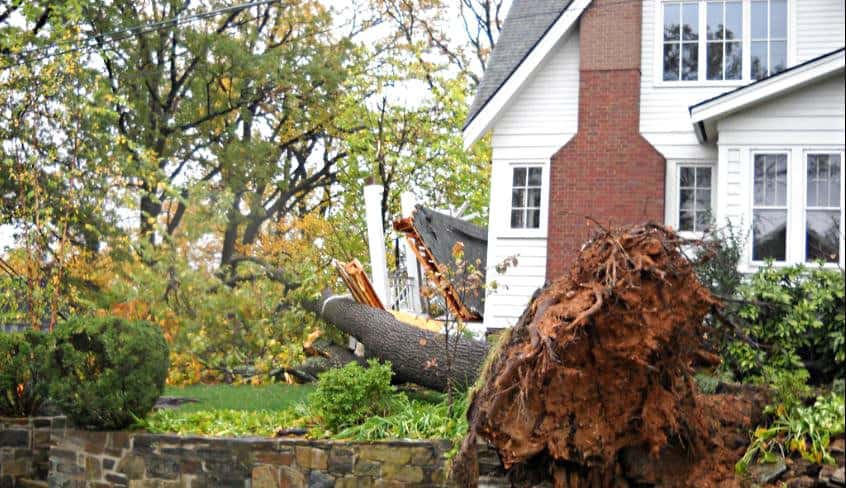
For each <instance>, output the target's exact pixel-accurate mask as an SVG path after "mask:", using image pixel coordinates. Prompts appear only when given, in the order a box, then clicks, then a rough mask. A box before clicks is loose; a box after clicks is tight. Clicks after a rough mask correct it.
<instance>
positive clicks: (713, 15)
mask: <svg viewBox="0 0 846 488" xmlns="http://www.w3.org/2000/svg"><path fill="white" fill-rule="evenodd" d="M707 19H708V20H707V23H708V39H709V40H717V39H719V40H722V39H723V2H708V17H707Z"/></svg>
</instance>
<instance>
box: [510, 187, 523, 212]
mask: <svg viewBox="0 0 846 488" xmlns="http://www.w3.org/2000/svg"><path fill="white" fill-rule="evenodd" d="M525 206H526V190H524V189H522V188H519V189H518V188H515V189H513V190H511V207H512V208H517V207H525Z"/></svg>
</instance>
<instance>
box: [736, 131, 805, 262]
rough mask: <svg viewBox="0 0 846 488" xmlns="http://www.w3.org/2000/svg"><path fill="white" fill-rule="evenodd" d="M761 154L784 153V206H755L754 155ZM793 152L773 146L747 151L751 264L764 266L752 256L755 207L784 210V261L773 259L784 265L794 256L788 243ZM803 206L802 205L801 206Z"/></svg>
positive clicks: (791, 208) (791, 206)
mask: <svg viewBox="0 0 846 488" xmlns="http://www.w3.org/2000/svg"><path fill="white" fill-rule="evenodd" d="M759 154H762V155H773V154H779V155H782V154H783V155H784V156H785V157H786V161H787V196H786V198H785V206H784V208H782V207H767V206H763V207H756V206H755V156H757V155H759ZM792 159H793V154H792V152H791V151H790V149H786V148H774V149H753V150H752V151H751V152H750V153H749V224H750V225H751V226H753V227H750V229H749V239H748V240H749V244H748V247H749V262H750V263H751V264H752V265H753V266H764V265H765V264H766V261H765V260H760V259H759V260H755V259H754V258H753V256H754V246H755V230H754V225H755V209H756V208H759V209H763V210H784V211H785V218H786V222H785V226H786V228H785V235H786V237H785V243H784V261H773V263H775V264H779V265H786V264H788V263H791V262H793V261H794V260H795V257H794V256H792V254H793V247H794V246H791V245H790V241H791V239H790V237H791V231H792V229H793V227H794V226H793V225H792V220H793V219H791V214H792V213H794V212H795V202H794V200H795V198H793V197H794V193H796V192H795V191H794V186H795V185H796V182H795V181H794V180H795V179H796V178H795V174H794V173H795V171H794V168H793V166H794V164H793V161H792ZM803 208H804V206H803Z"/></svg>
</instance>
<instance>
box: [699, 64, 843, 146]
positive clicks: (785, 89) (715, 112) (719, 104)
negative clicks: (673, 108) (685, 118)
mask: <svg viewBox="0 0 846 488" xmlns="http://www.w3.org/2000/svg"><path fill="white" fill-rule="evenodd" d="M844 69H846V56H845V55H844V49H843V48H840V49H838V50H836V51H832V52H830V53H827V54H824V55H822V56H819V57H817V58H815V59H812V60H810V61H807V62H805V63H802V64H800V65H797V66H794V67H792V68H790V69H788V70H787V71H784V72H782V73H779V74H777V75H774V76H771V77H769V78H765V79H763V80H761V81H757V82H755V83H752V84H751V85H746V86H743V87H740V88H738V89H736V90H733V91H730V92H728V93H725V94H722V95H719V96H717V97H714V98H711V99H709V100H705V101H703V102H700V103H697V104H696V105H692V106H690V108H689V111H690V120H691V122H692V123H693V127H694V130H695V131H696V135H697V138H698V139H699V141H700V142H702V143H705V142H708V139H709V137H708V136H709V135H710V136H712V137H713V136H714V135H715V134H711V132H713V130H712V131H706V127H711V126H713V125H714V124H715V123H716V121H718V120H720V119H723V118H725V117H727V116H729V115H732V114H734V113H737V112H740V111H742V110H745V109H746V108H749V107H751V106H752V105H756V104H759V103H761V102H764V101H766V100H769V99H771V98H774V97H777V96H780V95H784V94H786V93H789V92H792V91H794V90H797V89H799V88H801V87H803V86H805V85H807V84H810V83H813V82H815V81H818V80H821V79H824V78H826V77H828V76H832V75H834V74H837V73H838V72H841V71H844Z"/></svg>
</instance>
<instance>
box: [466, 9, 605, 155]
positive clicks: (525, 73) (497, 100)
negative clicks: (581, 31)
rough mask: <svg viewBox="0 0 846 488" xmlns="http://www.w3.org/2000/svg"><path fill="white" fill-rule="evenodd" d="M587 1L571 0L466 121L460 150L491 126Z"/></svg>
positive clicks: (579, 14) (565, 32) (570, 25)
mask: <svg viewBox="0 0 846 488" xmlns="http://www.w3.org/2000/svg"><path fill="white" fill-rule="evenodd" d="M590 3H591V0H573V1H572V2H570V4H569V5H568V6H567V9H566V10H565V11H564V12H563V13H562V14H561V16H560V17H559V18H558V20H556V21H555V23H554V24H553V25H552V27H551V28H550V29H549V30H548V31H547V32H546V34H544V36H543V37H542V38H541V40H540V41H538V43H537V44H536V45H535V47H534V48H533V49H532V50H531V51H530V52H529V54H527V55H526V57H525V59H523V61H522V62H521V63H520V64H519V65H518V66H517V68H516V69H515V70H514V72H513V73H511V75H510V76H509V77H508V79H507V80H506V81H505V83H503V84H502V86H500V87H499V88H498V89H497V91H496V93H494V95H493V96H492V97H491V98H490V99H489V100H488V101H487V102H486V103H485V105H484V106H483V107H482V109H481V110H480V111H479V113H477V114H476V116H475V117H473V118H472V119H471V120H469V121H468V122H467V124H465V126H464V130H463V131H462V136H463V138H464V149H465V150H466V149H469V148H470V146H472V145H473V144H475V143H476V141H478V140H479V139H480V138H481V137H482V136H484V135H485V133H486V132H487V131H488V130H490V129H491V127H493V125H494V123H495V122H496V120H497V118H498V117H499V115H500V114H501V113H502V111H503V110H504V109H505V108H506V107H507V106H508V105H509V102H510V101H511V100H512V99H513V97H514V95H516V94H517V92H518V91H519V90H520V88H522V87H523V86H524V85H525V84H526V81H528V80H529V78H531V76H532V75H533V74H534V73H535V71H536V70H537V69H538V67H540V65H541V64H543V61H544V60H545V59H546V58H547V57H548V56H549V55H550V53H552V51H553V48H554V47H555V46H556V45H557V44H558V41H559V40H561V39H562V38H563V37H564V36H566V35H567V34H568V33H569V32H570V30H571V29H572V27H573V26H574V25H575V23H576V21H577V20H578V19H579V17H580V16H581V14H582V12H583V11H584V10H585V9H586V8H587V7H588V5H590Z"/></svg>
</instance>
